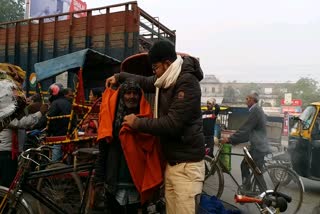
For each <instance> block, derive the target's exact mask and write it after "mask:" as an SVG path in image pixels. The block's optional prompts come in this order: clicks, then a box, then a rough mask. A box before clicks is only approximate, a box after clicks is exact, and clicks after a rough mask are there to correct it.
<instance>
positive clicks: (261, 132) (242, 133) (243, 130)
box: [222, 92, 271, 191]
mask: <svg viewBox="0 0 320 214" xmlns="http://www.w3.org/2000/svg"><path fill="white" fill-rule="evenodd" d="M258 101H259V95H258V94H257V93H256V92H253V93H251V94H249V95H248V96H247V97H246V103H247V106H248V108H249V116H248V118H247V120H246V121H245V122H244V124H243V125H242V126H241V127H240V129H239V130H238V131H237V132H236V133H234V134H233V135H232V136H230V137H229V138H225V139H223V140H222V143H231V144H232V145H236V144H239V143H245V142H248V141H249V142H250V148H249V152H250V154H251V156H252V158H253V160H254V161H255V163H256V165H257V167H259V169H260V170H262V167H263V164H264V157H265V156H266V154H268V153H269V152H270V151H271V148H270V145H269V143H268V141H267V131H266V122H267V119H266V115H265V114H264V111H263V109H262V108H261V107H260V106H258ZM241 174H242V190H244V191H246V190H249V189H250V185H251V184H250V170H249V166H248V164H247V162H246V161H245V160H242V162H241Z"/></svg>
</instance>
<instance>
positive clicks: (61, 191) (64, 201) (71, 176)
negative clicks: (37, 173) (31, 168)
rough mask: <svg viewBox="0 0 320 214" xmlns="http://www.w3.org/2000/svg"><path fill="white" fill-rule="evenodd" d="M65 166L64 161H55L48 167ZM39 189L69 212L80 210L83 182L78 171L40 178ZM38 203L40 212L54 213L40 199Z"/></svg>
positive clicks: (44, 213)
mask: <svg viewBox="0 0 320 214" xmlns="http://www.w3.org/2000/svg"><path fill="white" fill-rule="evenodd" d="M65 166H66V165H65V164H63V163H55V164H51V165H48V166H47V168H46V169H52V168H60V167H65ZM37 189H38V191H40V192H41V193H42V194H43V195H45V196H46V197H47V198H49V199H51V200H52V201H53V202H54V203H55V204H57V205H58V206H60V207H61V208H62V209H63V210H65V211H66V212H67V213H78V212H79V209H80V205H81V204H80V202H81V197H82V184H81V181H80V178H79V176H78V175H77V174H76V173H74V172H71V173H65V174H59V175H53V176H50V177H43V178H40V179H39V181H38V185H37ZM37 203H38V211H39V213H43V214H47V213H54V212H52V211H51V210H50V209H49V208H47V207H46V206H45V205H42V204H41V203H40V202H39V201H38V202H37Z"/></svg>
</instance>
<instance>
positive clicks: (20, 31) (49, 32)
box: [0, 2, 176, 92]
mask: <svg viewBox="0 0 320 214" xmlns="http://www.w3.org/2000/svg"><path fill="white" fill-rule="evenodd" d="M77 13H86V16H85V17H78V16H77ZM66 15H70V14H69V13H63V14H58V15H52V16H45V17H40V18H32V19H27V20H20V21H14V22H7V23H0V50H1V51H0V62H8V63H12V64H15V65H19V66H21V67H22V69H24V70H25V71H27V80H29V81H27V82H26V91H27V92H29V91H32V90H34V89H35V86H36V84H35V78H34V76H35V75H34V74H33V73H34V69H33V66H34V64H35V63H37V62H42V61H45V60H49V59H52V58H56V57H58V56H62V55H65V54H68V53H72V52H75V51H79V50H82V49H86V48H90V49H93V50H96V51H99V52H100V53H103V54H106V55H109V56H111V57H113V58H116V59H118V60H124V59H125V58H127V57H128V56H131V55H133V54H137V53H140V52H144V51H147V50H149V48H150V47H151V45H152V44H153V42H154V41H158V40H159V39H160V40H168V41H171V42H172V43H175V39H176V36H175V31H173V30H170V29H168V28H167V27H165V26H164V25H163V24H161V23H160V22H159V20H157V19H155V18H153V17H152V16H151V15H149V14H148V13H146V12H145V11H144V10H142V9H141V8H139V7H138V4H137V2H128V3H122V4H116V5H111V6H104V7H100V8H95V9H89V10H85V11H78V12H73V13H72V15H70V17H71V18H70V19H67V20H60V18H61V17H64V16H66Z"/></svg>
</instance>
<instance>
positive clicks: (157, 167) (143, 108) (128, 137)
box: [98, 88, 163, 203]
mask: <svg viewBox="0 0 320 214" xmlns="http://www.w3.org/2000/svg"><path fill="white" fill-rule="evenodd" d="M118 92H119V91H118V90H117V91H115V90H112V89H110V88H108V89H106V90H105V92H104V94H103V95H102V104H101V108H100V115H99V128H98V140H102V139H105V140H106V142H107V143H108V142H111V141H112V125H113V121H114V116H115V110H116V103H117V97H118ZM137 116H139V117H150V118H152V111H151V107H150V105H149V103H148V102H147V101H146V99H145V98H144V96H143V95H142V97H141V100H140V112H139V115H137ZM119 138H120V142H121V146H122V149H123V153H124V156H125V159H126V161H127V164H128V168H129V171H130V174H131V177H132V180H133V182H134V184H135V186H136V188H137V190H138V191H139V193H140V196H141V203H144V202H145V201H147V200H148V199H149V197H150V196H151V194H152V192H153V190H155V189H157V188H158V187H159V186H160V185H161V183H162V182H163V171H162V161H161V160H162V159H161V156H160V145H159V141H158V138H157V137H155V136H152V135H149V134H144V133H139V132H136V131H134V130H132V129H131V128H130V127H127V126H124V127H122V128H121V130H120V134H119Z"/></svg>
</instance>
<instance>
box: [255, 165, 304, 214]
mask: <svg viewBox="0 0 320 214" xmlns="http://www.w3.org/2000/svg"><path fill="white" fill-rule="evenodd" d="M276 173H277V174H279V173H281V174H282V176H280V177H279V176H276V177H275V176H274V175H275V174H276ZM262 175H263V178H264V181H265V182H266V184H267V189H270V190H273V189H274V188H275V187H276V185H278V184H279V186H278V189H277V191H278V192H283V193H285V194H286V195H289V196H290V197H292V202H291V203H288V208H287V210H286V211H285V212H283V213H288V214H295V213H297V212H298V211H299V210H300V208H301V205H302V202H303V192H304V187H303V183H302V181H301V179H300V177H299V176H298V174H297V173H296V172H295V171H293V170H292V169H290V168H288V167H286V166H283V165H279V164H272V165H267V166H266V167H265V168H264V170H263V174H262ZM257 186H258V184H257V182H255V181H253V185H252V188H253V190H256V189H258V188H257Z"/></svg>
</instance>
